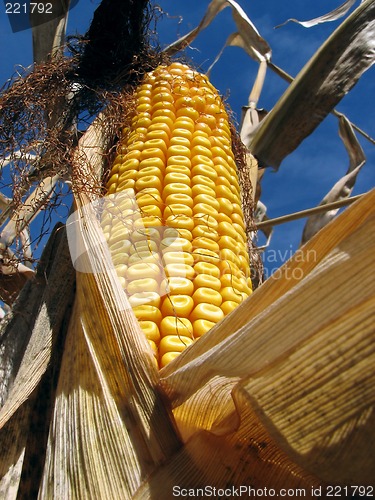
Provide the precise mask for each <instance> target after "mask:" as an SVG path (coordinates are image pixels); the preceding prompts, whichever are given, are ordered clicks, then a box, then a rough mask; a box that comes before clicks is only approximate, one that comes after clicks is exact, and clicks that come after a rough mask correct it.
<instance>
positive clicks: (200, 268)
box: [194, 262, 220, 278]
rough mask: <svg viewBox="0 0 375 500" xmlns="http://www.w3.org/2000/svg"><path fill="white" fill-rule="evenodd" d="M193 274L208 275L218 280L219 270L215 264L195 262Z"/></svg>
mask: <svg viewBox="0 0 375 500" xmlns="http://www.w3.org/2000/svg"><path fill="white" fill-rule="evenodd" d="M194 272H196V273H197V275H199V274H208V275H209V276H213V277H214V278H220V269H219V268H218V267H217V265H216V264H210V263H209V262H197V263H196V264H195V265H194Z"/></svg>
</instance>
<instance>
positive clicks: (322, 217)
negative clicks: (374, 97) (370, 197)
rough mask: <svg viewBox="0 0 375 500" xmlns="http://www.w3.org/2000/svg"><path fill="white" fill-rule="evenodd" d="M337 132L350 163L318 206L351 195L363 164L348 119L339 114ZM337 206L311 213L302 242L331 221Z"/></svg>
mask: <svg viewBox="0 0 375 500" xmlns="http://www.w3.org/2000/svg"><path fill="white" fill-rule="evenodd" d="M339 133H340V137H341V138H342V140H343V142H344V145H345V148H346V150H347V152H348V155H349V158H350V163H349V168H348V170H347V173H346V174H345V175H344V176H343V177H342V178H341V179H340V180H339V181H337V182H336V184H335V185H334V186H333V188H332V189H331V190H330V191H329V193H327V194H326V196H325V197H324V198H323V200H322V201H321V202H320V203H319V206H323V205H327V204H328V203H333V202H335V201H339V200H345V199H347V198H349V196H350V195H351V193H352V191H353V188H354V185H355V182H356V179H357V175H358V173H359V172H360V170H361V168H362V167H363V165H364V164H365V161H366V157H365V154H364V152H363V149H362V147H361V145H360V144H359V142H358V139H357V137H356V135H355V133H354V131H353V128H352V126H351V124H350V122H349V120H348V119H347V118H346V117H345V116H344V115H341V116H340V118H339ZM338 211H339V208H335V209H331V210H327V211H326V212H322V213H319V214H316V215H312V216H310V217H309V218H308V220H307V221H306V224H305V227H304V229H303V234H302V244H303V243H306V241H308V240H309V239H310V238H311V237H312V236H313V235H314V234H315V233H317V232H318V231H319V230H320V229H321V228H322V227H324V226H325V225H326V224H328V222H329V221H331V220H332V219H333V218H334V217H335V215H336V214H337V212H338Z"/></svg>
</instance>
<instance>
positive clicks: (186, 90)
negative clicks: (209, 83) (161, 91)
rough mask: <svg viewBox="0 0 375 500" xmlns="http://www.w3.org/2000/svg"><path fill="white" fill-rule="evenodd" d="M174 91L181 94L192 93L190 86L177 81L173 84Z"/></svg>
mask: <svg viewBox="0 0 375 500" xmlns="http://www.w3.org/2000/svg"><path fill="white" fill-rule="evenodd" d="M173 93H174V94H175V95H181V96H184V95H188V94H189V93H190V88H189V87H188V86H187V85H183V84H181V83H177V84H176V85H174V86H173Z"/></svg>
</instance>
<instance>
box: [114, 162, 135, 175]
mask: <svg viewBox="0 0 375 500" xmlns="http://www.w3.org/2000/svg"><path fill="white" fill-rule="evenodd" d="M138 166H139V160H136V159H135V158H132V159H130V160H126V161H125V162H124V163H120V164H119V166H118V173H119V175H121V174H123V173H124V172H127V171H128V170H138Z"/></svg>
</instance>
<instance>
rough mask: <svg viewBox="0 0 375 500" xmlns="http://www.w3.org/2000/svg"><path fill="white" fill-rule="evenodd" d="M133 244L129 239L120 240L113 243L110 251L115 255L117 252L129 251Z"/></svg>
mask: <svg viewBox="0 0 375 500" xmlns="http://www.w3.org/2000/svg"><path fill="white" fill-rule="evenodd" d="M131 245H132V244H131V241H129V240H122V241H118V242H117V243H116V244H114V245H111V248H110V251H111V253H112V255H115V254H116V253H117V252H119V253H120V252H124V253H129V252H130V248H131Z"/></svg>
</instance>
